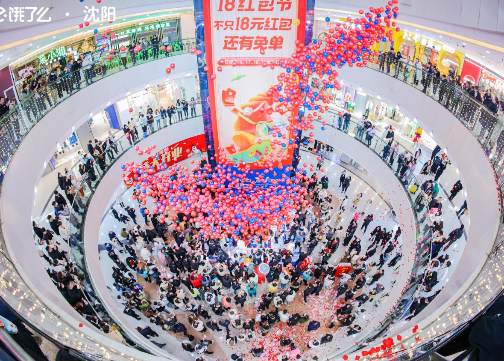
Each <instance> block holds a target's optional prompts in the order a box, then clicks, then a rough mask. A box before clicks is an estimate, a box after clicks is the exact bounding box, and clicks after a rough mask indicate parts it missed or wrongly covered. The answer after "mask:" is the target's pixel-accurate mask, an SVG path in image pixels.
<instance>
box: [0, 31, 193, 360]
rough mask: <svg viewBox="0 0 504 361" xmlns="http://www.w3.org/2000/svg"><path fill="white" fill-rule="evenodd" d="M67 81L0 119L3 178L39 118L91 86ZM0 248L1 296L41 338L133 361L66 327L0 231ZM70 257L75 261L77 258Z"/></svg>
mask: <svg viewBox="0 0 504 361" xmlns="http://www.w3.org/2000/svg"><path fill="white" fill-rule="evenodd" d="M194 47H195V39H185V40H182V41H180V46H179V47H175V49H178V50H175V52H173V51H172V53H171V54H170V56H174V55H180V54H187V53H189V52H190V49H192V48H194ZM137 56H138V53H137ZM118 57H120V55H119V54H116V55H115V58H116V60H117V58H118ZM161 57H162V54H161V53H160V55H159V58H161ZM157 59H158V58H156V57H155V56H154V51H152V54H151V56H150V57H148V58H147V59H145V60H143V59H137V61H136V63H134V62H133V59H132V58H131V55H130V56H129V57H128V59H127V65H129V66H136V65H141V64H144V63H146V62H150V61H155V60H157ZM119 62H120V64H122V60H118V61H116V62H115V63H114V62H110V64H109V63H107V72H106V73H105V72H103V73H93V74H91V75H92V81H97V80H99V79H102V78H104V77H107V76H110V75H112V74H115V73H117V72H119V71H121V70H122V68H123V67H121V66H117V65H114V64H119ZM79 76H80V79H79ZM68 79H71V80H72V79H75V81H74V82H73V83H72V84H73V85H74V86H75V88H74V90H73V91H70V92H67V94H63V96H62V97H59V94H58V91H57V88H58V86H59V84H55V83H54V84H53V83H49V84H48V86H47V87H45V88H44V90H43V91H40V92H39V91H37V92H35V93H34V94H30V95H28V96H27V97H26V98H25V99H23V100H21V101H20V103H19V104H16V105H14V106H12V107H11V109H10V111H9V112H8V113H6V114H4V115H3V116H2V117H1V118H0V163H2V172H0V174H1V176H2V178H3V174H4V172H5V170H6V168H7V167H8V162H9V161H10V159H11V158H12V156H13V155H14V153H15V151H16V149H17V147H18V146H19V144H20V143H21V141H22V140H23V138H24V136H25V135H26V134H27V133H28V132H29V131H30V129H31V128H32V127H33V126H34V125H35V124H36V123H37V122H38V121H39V120H40V119H42V117H43V116H44V115H45V114H46V113H47V111H48V110H50V109H52V108H53V107H55V106H56V105H58V104H59V103H61V102H62V101H63V100H65V99H67V98H68V97H69V96H71V95H72V94H74V93H75V92H76V91H78V89H77V88H80V89H82V88H83V87H86V86H87V85H90V84H91V83H89V84H87V83H86V82H85V76H83V75H82V73H81V71H79V72H78V74H77V72H75V73H73V74H71V75H69V76H68V78H67V79H66V81H67V82H68ZM60 84H61V83H60ZM67 85H68V83H67ZM78 85H79V86H80V87H79V86H78ZM55 89H56V91H55ZM34 106H37V110H38V111H34V108H33V107H34ZM44 107H45V108H44ZM30 113H31V116H30V117H29V116H28V115H29V114H30ZM200 114H201V113H200ZM76 201H78V200H76ZM0 247H1V248H0V274H1V275H2V278H1V283H2V288H1V290H0V297H1V298H2V299H3V300H4V301H5V302H6V303H7V304H9V305H10V306H12V307H13V309H14V310H15V311H16V314H17V315H18V316H19V317H20V318H21V319H23V321H24V322H26V323H28V324H29V325H30V326H31V327H32V328H34V329H36V330H38V331H39V332H40V333H41V334H42V335H47V336H48V337H50V338H51V339H53V340H56V341H58V342H61V344H62V346H64V347H66V348H68V349H70V350H75V352H76V353H78V354H80V355H81V357H84V358H86V359H88V360H95V359H114V360H132V358H131V356H129V355H125V354H124V353H122V352H120V351H117V350H114V349H111V348H108V347H107V346H106V345H105V344H103V343H102V342H100V341H99V340H97V339H94V338H92V337H91V336H88V335H86V334H84V333H82V332H81V331H80V330H79V328H78V327H76V326H75V325H69V324H67V323H66V322H65V321H63V320H62V319H61V318H60V316H59V315H58V314H57V313H56V312H55V311H53V310H51V309H50V308H48V307H47V306H46V305H44V304H43V303H42V302H41V301H40V299H39V298H38V296H37V295H36V294H35V293H34V292H33V291H32V290H31V289H30V288H29V286H27V285H26V284H25V283H24V282H23V280H22V277H21V276H20V274H19V273H18V272H17V270H16V267H15V265H14V264H13V263H12V261H11V260H10V258H9V256H8V253H7V252H6V248H5V240H4V239H3V235H2V233H1V232H0ZM72 252H75V251H72ZM73 257H74V259H75V260H77V257H75V256H73ZM76 263H78V265H79V267H80V268H81V269H84V268H83V264H82V262H81V261H79V262H77V261H76ZM84 274H85V272H84ZM89 293H90V292H89V289H88V292H87V294H88V295H89ZM56 311H57V310H56ZM139 348H141V347H139Z"/></svg>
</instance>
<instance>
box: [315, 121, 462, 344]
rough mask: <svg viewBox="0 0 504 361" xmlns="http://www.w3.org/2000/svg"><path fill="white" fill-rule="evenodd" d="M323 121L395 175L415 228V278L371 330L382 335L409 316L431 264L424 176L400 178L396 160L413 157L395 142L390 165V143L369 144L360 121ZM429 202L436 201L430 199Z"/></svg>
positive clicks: (417, 170)
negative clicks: (408, 202)
mask: <svg viewBox="0 0 504 361" xmlns="http://www.w3.org/2000/svg"><path fill="white" fill-rule="evenodd" d="M324 121H325V122H326V126H331V127H333V128H335V129H338V130H340V131H342V132H344V133H347V134H348V135H349V136H352V137H354V138H355V139H356V140H358V141H360V142H362V143H363V144H365V145H366V146H368V148H369V150H371V151H372V152H374V153H375V154H376V155H377V156H378V157H379V158H380V159H381V160H382V161H383V162H384V163H385V164H386V165H387V166H388V167H389V168H390V169H391V170H392V171H393V172H394V174H395V175H396V177H397V178H398V180H399V181H400V182H401V184H402V185H403V187H404V189H405V192H406V194H407V195H408V199H409V201H410V205H411V209H412V211H413V214H414V217H415V221H416V224H417V226H418V227H417V233H416V241H417V251H416V254H415V260H414V261H413V262H414V263H413V264H414V266H413V268H412V270H411V274H412V275H416V276H413V277H412V278H411V280H410V282H409V285H408V287H407V288H406V289H405V291H404V292H403V294H402V296H401V298H400V300H399V301H398V302H397V304H396V305H395V306H394V308H393V310H392V311H391V312H389V315H388V316H387V317H386V319H384V320H382V322H381V324H380V325H379V326H376V327H375V328H374V330H373V332H372V333H373V334H374V335H379V334H381V333H383V332H384V331H387V332H389V331H390V328H391V325H392V324H395V323H397V322H399V321H400V320H403V319H404V318H405V317H407V316H409V310H408V308H409V306H410V305H411V303H412V302H413V300H414V299H415V295H416V293H417V291H419V290H421V288H422V284H423V279H422V275H423V273H424V271H425V269H426V267H427V265H428V264H429V263H430V261H431V258H430V257H431V250H430V242H429V239H430V233H429V232H430V231H428V229H427V227H426V224H425V220H426V213H427V211H428V198H427V197H426V195H425V193H423V192H422V190H421V185H422V183H423V182H424V181H425V180H427V176H424V175H420V174H419V173H420V170H421V166H420V165H418V166H417V167H416V168H415V172H414V173H411V175H410V176H408V177H405V176H401V174H400V168H399V167H398V166H397V164H398V162H397V159H398V156H399V154H403V155H404V156H405V157H414V154H412V153H411V152H410V151H409V150H408V149H406V148H405V147H403V146H402V145H401V144H399V143H398V142H397V141H392V142H390V146H392V145H393V144H397V150H396V153H395V157H394V161H392V162H391V161H390V159H391V158H390V157H391V152H390V151H389V152H388V153H386V154H387V155H386V156H384V149H385V147H386V146H387V145H388V144H389V141H388V140H387V141H385V140H384V139H383V138H381V137H380V136H378V135H375V136H374V137H373V138H371V139H369V140H368V139H367V137H366V134H367V133H366V130H365V128H364V124H363V123H362V124H359V121H357V120H356V119H355V118H351V120H350V121H349V122H348V123H345V122H344V120H343V118H342V117H341V116H340V115H339V114H338V113H335V112H332V111H329V112H328V113H327V114H326V116H325V117H324ZM321 154H322V155H325V154H324V152H322V153H321ZM391 163H392V164H391ZM405 175H406V173H405ZM439 184H440V182H439ZM413 185H416V186H417V191H416V192H415V193H413V192H411V191H410V189H411V186H413ZM439 189H440V191H441V190H442V187H441V186H440V187H439ZM444 192H445V196H446V197H447V196H448V194H446V191H444ZM432 198H435V197H434V196H433V197H432ZM424 231H427V233H424ZM460 241H463V239H460V240H459V242H460ZM367 340H368V342H372V340H373V337H372V336H370V337H368V338H367ZM359 347H362V346H355V347H354V349H357V348H359ZM348 352H350V351H348Z"/></svg>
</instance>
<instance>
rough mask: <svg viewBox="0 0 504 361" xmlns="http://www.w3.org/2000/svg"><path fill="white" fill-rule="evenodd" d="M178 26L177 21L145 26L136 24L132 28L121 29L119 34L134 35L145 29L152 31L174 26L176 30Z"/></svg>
mask: <svg viewBox="0 0 504 361" xmlns="http://www.w3.org/2000/svg"><path fill="white" fill-rule="evenodd" d="M176 26H177V22H175V21H172V22H165V23H159V24H150V25H145V26H135V27H133V28H131V29H127V30H123V31H120V32H119V33H118V34H117V35H119V36H121V35H132V34H138V33H143V32H145V31H152V30H157V29H165V28H172V29H173V31H175V29H176Z"/></svg>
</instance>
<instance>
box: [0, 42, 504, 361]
mask: <svg viewBox="0 0 504 361" xmlns="http://www.w3.org/2000/svg"><path fill="white" fill-rule="evenodd" d="M182 43H184V44H187V45H183V46H182V48H181V50H180V52H179V54H182V53H187V52H189V50H190V49H191V48H192V47H194V44H195V40H194V39H187V40H183V41H182ZM152 55H154V51H152ZM136 56H137V57H138V53H137V55H136ZM119 57H120V55H119V54H116V55H114V59H112V60H115V62H110V63H109V62H107V72H105V71H103V68H100V69H96V70H92V72H91V74H89V72H88V74H87V79H88V81H89V80H92V81H96V80H97V79H101V78H103V77H106V76H108V75H111V74H114V73H117V72H118V71H120V69H121V66H120V65H121V64H122V60H120V59H119ZM156 59H157V58H155V57H154V56H151V57H150V58H147V59H146V60H144V59H143V58H142V59H140V60H139V59H138V58H137V62H136V64H133V58H132V57H131V55H129V57H128V58H127V64H130V65H131V64H132V65H133V66H134V65H140V64H143V63H145V62H148V61H153V60H156ZM368 66H369V67H370V68H371V69H374V70H378V69H377V68H378V65H376V64H369V65H368ZM392 69H394V68H393V67H392ZM394 70H395V69H394ZM398 74H401V70H399V71H398ZM422 74H425V77H426V79H430V78H429V76H430V74H427V73H426V72H425V71H423V70H422ZM394 75H395V71H394V73H393V75H392V76H394ZM79 77H80V79H79ZM398 77H399V76H398ZM69 78H70V79H71V81H72V79H75V81H74V82H73V83H72V84H74V85H75V86H76V88H78V86H77V85H80V87H82V86H84V87H85V86H87V85H89V84H87V83H86V81H85V80H86V74H85V73H84V74H82V73H81V72H80V71H79V72H78V74H77V72H76V73H74V74H71V75H70V76H69ZM91 78H92V79H91ZM410 79H411V81H410ZM402 80H404V77H403V79H402ZM68 81H69V79H68V78H67V79H66V82H67V83H66V84H67V87H68V85H69V83H68ZM406 82H407V83H408V84H410V85H412V86H414V87H416V88H417V89H419V90H423V85H422V86H419V85H418V84H421V82H418V84H416V83H415V82H414V80H413V77H412V76H410V77H409V78H406ZM60 84H61V83H60ZM427 84H428V86H427V89H426V91H427V90H430V87H432V82H430V84H429V83H428V82H427ZM63 86H64V85H59V84H52V85H49V87H46V88H45V89H42V90H40V91H36V92H35V93H34V94H31V95H28V96H27V97H26V98H25V99H23V100H22V101H21V102H20V103H19V104H17V105H15V106H13V107H12V108H11V110H10V112H9V113H8V114H5V115H4V116H3V117H2V119H0V133H1V134H2V135H3V137H2V138H0V160H1V161H2V162H3V163H4V167H7V165H8V161H9V160H10V158H11V157H12V155H13V154H14V152H15V150H16V149H17V147H18V145H19V144H20V142H21V140H22V139H23V138H24V135H26V133H27V132H28V131H29V130H30V129H31V127H32V126H33V125H35V124H36V123H37V122H38V120H40V119H41V118H42V117H43V115H44V114H45V113H46V112H47V110H48V109H50V108H52V107H54V106H55V105H57V104H58V103H59V102H61V101H63V100H64V99H66V98H67V97H68V96H70V95H71V94H73V92H74V91H75V90H76V89H74V90H73V91H70V92H67V94H66V95H65V94H63V96H62V97H60V96H59V95H60V94H61V93H59V92H58V87H63ZM67 89H68V88H67ZM62 90H63V91H65V89H64V88H63V89H62ZM453 93H454V95H453V98H452V97H451V96H450V97H448V98H447V99H449V100H448V101H447V103H448V105H446V104H444V103H445V102H444V99H443V100H441V101H440V103H441V104H442V105H444V106H447V108H448V110H450V111H451V112H452V113H453V114H454V115H455V116H456V117H457V118H458V119H459V120H461V121H462V122H463V123H464V125H466V127H467V128H468V129H469V130H470V131H471V132H472V133H473V134H474V135H475V137H476V138H477V139H478V140H479V141H480V144H481V145H482V147H483V149H484V150H485V152H486V153H487V154H488V155H489V156H490V159H491V160H492V164H493V165H494V167H495V169H496V171H498V174H499V177H500V175H501V164H502V161H503V159H504V147H502V146H499V144H496V145H492V142H495V140H496V139H497V138H498V137H499V135H500V131H501V129H502V121H501V120H500V119H498V118H496V117H494V116H493V115H492V114H491V113H490V112H489V111H488V110H487V109H486V108H485V107H484V106H483V105H481V104H479V103H477V102H476V101H475V100H474V99H472V98H470V97H469V96H468V95H466V94H464V93H463V91H461V90H460V91H458V90H457V89H454V90H453ZM51 99H52V100H53V101H51ZM452 99H453V100H452ZM437 100H438V101H439V97H438V99H437ZM46 102H47V103H48V104H49V106H48V105H47V103H46ZM35 107H36V108H35ZM32 116H33V117H32ZM412 179H413V178H412ZM500 244H501V242H499V245H496V246H495V247H494V250H493V251H492V253H491V254H490V255H489V258H488V260H487V263H486V264H485V266H484V268H483V272H481V273H480V275H479V277H478V279H477V280H476V281H475V282H474V283H473V287H472V288H471V289H470V290H469V291H468V292H469V293H466V294H465V295H464V296H462V297H461V299H460V300H459V302H465V304H467V302H468V298H467V297H468V295H471V296H472V295H473V294H474V293H475V294H479V297H477V298H475V299H471V301H473V307H475V308H474V310H471V312H469V316H468V317H467V315H466V317H467V320H466V321H465V322H467V321H469V320H470V319H471V318H472V317H473V316H475V315H476V313H475V312H476V310H483V308H484V305H485V304H487V303H489V302H490V301H492V300H493V299H494V298H495V295H496V293H495V292H492V291H488V290H489V289H492V287H491V286H490V284H492V285H494V286H498V287H497V289H499V290H500V289H502V287H503V282H501V278H500V277H497V275H494V274H493V273H494V272H492V271H493V270H494V268H495V267H497V268H498V267H499V266H500V264H502V262H501V260H502V257H503V256H504V254H503V252H502V248H501V247H500ZM496 259H498V260H499V261H496ZM6 264H7V265H9V266H10V267H9V266H5V265H6ZM2 267H3V268H2ZM2 269H3V270H4V272H2V275H4V274H5V275H9V276H10V277H12V278H11V280H13V281H14V283H12V282H11V284H16V285H20V287H24V291H23V292H24V294H25V295H28V296H30V297H29V299H31V300H32V302H33V303H32V307H33V306H34V305H37V306H38V307H43V305H42V304H41V303H40V301H39V300H38V299H37V297H36V296H35V295H34V294H33V293H32V292H31V290H29V288H28V287H27V286H26V285H25V284H23V283H22V280H21V278H20V276H19V274H17V271H16V270H15V268H14V267H13V266H12V264H11V263H10V262H9V259H8V258H7V257H6V255H5V252H2V257H0V270H2ZM486 272H488V273H486ZM483 273H484V274H483ZM488 275H492V277H491V279H490V280H487V279H486V277H487V276H488ZM4 282H5V278H4ZM478 282H479V283H478ZM481 285H483V286H481ZM494 289H495V288H494ZM5 290H6V288H4V289H3V290H2V293H1V295H2V296H3V298H4V299H5V300H6V301H7V302H8V303H9V297H8V295H9V293H8V292H5ZM486 290H487V291H486ZM11 291H16V293H18V292H20V291H19V290H11ZM471 292H472V293H471ZM11 296H13V295H12V294H11ZM456 305H458V303H456V304H455V305H454V306H452V307H451V308H450V309H452V312H451V313H450V312H446V313H444V314H443V316H442V318H441V317H440V318H438V320H437V322H440V321H444V322H443V323H440V324H439V325H438V327H437V328H438V329H439V326H442V325H445V326H443V327H442V328H441V330H445V331H446V332H445V333H442V331H441V330H434V329H432V330H431V329H429V330H419V332H418V333H417V334H416V336H415V337H417V338H418V339H419V340H422V339H425V337H428V338H433V337H435V336H436V335H437V336H439V335H440V334H446V333H448V332H451V331H452V330H455V329H456V328H457V326H458V325H460V322H458V321H459V320H462V319H464V315H463V314H458V312H457V311H458V309H455V310H453V307H456ZM43 310H44V311H45V312H47V313H49V314H51V311H50V310H48V309H47V308H43ZM25 311H26V312H27V314H30V315H32V314H33V313H32V312H31V311H30V312H28V311H29V308H27V309H25ZM456 315H458V316H456ZM51 317H53V318H54V319H59V317H58V316H57V315H56V314H52V315H51V316H49V319H50V318H51ZM459 317H460V318H459ZM43 318H44V319H45V318H47V316H46V315H44V317H43ZM448 322H450V324H451V325H452V327H451V328H449V327H446V324H448ZM61 325H62V323H61V322H59V325H58V327H54V328H52V329H51V333H49V334H54V333H53V331H52V330H59V326H61ZM35 327H36V328H37V329H41V330H44V327H41V328H39V327H37V326H35ZM63 327H64V328H65V327H66V329H65V331H64V332H66V333H60V335H61V334H66V335H67V336H66V337H67V338H68V332H67V331H68V330H69V327H68V326H63ZM72 332H73V331H72ZM83 337H84V336H83ZM86 337H87V336H86ZM87 339H88V340H91V338H90V337H87ZM409 342H412V343H413V344H414V345H413V346H409V349H410V350H417V349H418V347H419V346H418V341H415V340H413V341H411V340H410V339H409V338H407V337H406V338H403V341H402V343H401V345H404V346H405V348H406V349H408V347H406V346H408V343H409ZM83 344H84V345H85V343H83ZM83 344H81V346H79V347H82V345H83ZM88 346H89V348H88ZM85 347H86V350H89V352H90V354H93V353H95V354H100V355H102V352H103V350H104V348H103V347H102V348H100V347H96V344H95V343H94V341H92V342H91V344H90V345H85ZM111 352H112V351H111ZM408 352H413V351H408ZM415 352H416V351H415ZM401 353H402V351H401ZM396 357H397V356H396ZM407 357H410V356H409V355H407ZM117 359H122V358H121V357H118V358H117Z"/></svg>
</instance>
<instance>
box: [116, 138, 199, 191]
mask: <svg viewBox="0 0 504 361" xmlns="http://www.w3.org/2000/svg"><path fill="white" fill-rule="evenodd" d="M193 146H196V148H198V149H199V150H200V151H201V152H205V151H206V142H205V135H204V134H200V135H196V136H194V137H191V138H187V139H185V140H182V141H180V142H177V143H175V144H172V145H169V146H168V147H166V148H164V149H163V150H160V151H159V152H157V153H156V154H154V155H152V156H150V157H149V158H147V159H146V160H144V161H143V162H142V164H143V165H144V166H146V167H149V168H150V167H155V169H156V172H159V170H160V166H161V164H163V163H164V164H165V165H166V166H168V167H169V166H171V165H174V164H176V163H178V162H181V161H183V160H186V159H188V158H190V157H192V156H193V155H194V154H193V153H192V147H193ZM198 160H199V159H198ZM134 176H135V172H131V173H130V174H128V176H127V177H125V178H124V183H125V184H126V187H131V185H132V184H133V177H134Z"/></svg>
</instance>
